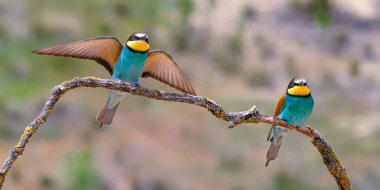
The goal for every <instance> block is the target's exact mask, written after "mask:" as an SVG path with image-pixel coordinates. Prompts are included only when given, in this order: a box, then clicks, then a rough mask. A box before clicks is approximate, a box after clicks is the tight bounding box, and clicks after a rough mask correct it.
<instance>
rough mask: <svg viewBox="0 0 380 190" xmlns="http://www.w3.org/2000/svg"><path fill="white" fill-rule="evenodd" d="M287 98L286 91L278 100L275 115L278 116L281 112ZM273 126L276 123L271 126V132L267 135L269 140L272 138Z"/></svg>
mask: <svg viewBox="0 0 380 190" xmlns="http://www.w3.org/2000/svg"><path fill="white" fill-rule="evenodd" d="M285 98H286V93H285V94H283V95H282V96H281V98H280V100H278V103H277V107H276V110H275V111H274V114H273V117H276V116H277V115H278V114H280V112H281V110H282V108H283V107H284V104H285ZM273 127H274V125H272V127H271V128H270V131H269V134H268V136H267V141H269V140H271V136H272V130H273Z"/></svg>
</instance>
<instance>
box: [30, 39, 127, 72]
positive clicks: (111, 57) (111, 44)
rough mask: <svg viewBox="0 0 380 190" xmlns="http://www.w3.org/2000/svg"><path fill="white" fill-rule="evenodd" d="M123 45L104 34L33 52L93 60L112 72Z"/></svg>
mask: <svg viewBox="0 0 380 190" xmlns="http://www.w3.org/2000/svg"><path fill="white" fill-rule="evenodd" d="M123 47H124V46H123V45H122V44H121V43H120V42H119V40H117V39H116V38H114V37H108V36H105V37H97V38H91V39H86V40H80V41H75V42H70V43H66V44H62V45H57V46H53V47H48V48H44V49H39V50H35V51H33V53H36V54H40V55H54V56H61V57H73V58H79V59H90V60H94V61H96V62H97V63H99V64H100V65H102V66H103V67H105V68H106V69H107V71H108V72H109V73H110V74H112V70H113V67H114V66H115V64H116V62H117V59H118V57H119V55H120V53H121V51H122V49H123Z"/></svg>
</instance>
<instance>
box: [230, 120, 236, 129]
mask: <svg viewBox="0 0 380 190" xmlns="http://www.w3.org/2000/svg"><path fill="white" fill-rule="evenodd" d="M235 126H236V123H235V122H233V121H231V122H230V125H228V128H229V129H232V128H234V127H235Z"/></svg>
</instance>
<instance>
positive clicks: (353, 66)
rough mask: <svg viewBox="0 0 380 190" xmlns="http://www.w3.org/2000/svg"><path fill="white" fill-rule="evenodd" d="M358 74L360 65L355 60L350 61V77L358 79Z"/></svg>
mask: <svg viewBox="0 0 380 190" xmlns="http://www.w3.org/2000/svg"><path fill="white" fill-rule="evenodd" d="M359 74H360V63H359V60H357V59H352V60H351V61H350V75H351V76H352V77H358V76H359Z"/></svg>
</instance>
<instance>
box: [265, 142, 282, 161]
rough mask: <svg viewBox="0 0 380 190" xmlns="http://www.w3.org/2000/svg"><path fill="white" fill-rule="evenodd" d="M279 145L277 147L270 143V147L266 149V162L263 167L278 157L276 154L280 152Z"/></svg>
mask: <svg viewBox="0 0 380 190" xmlns="http://www.w3.org/2000/svg"><path fill="white" fill-rule="evenodd" d="M281 144H282V143H280V144H279V145H278V146H277V145H275V144H274V142H272V143H271V144H270V147H269V149H268V152H267V162H266V163H265V167H267V166H268V164H269V162H270V161H272V160H274V159H276V158H277V156H278V152H279V150H280V147H281Z"/></svg>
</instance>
